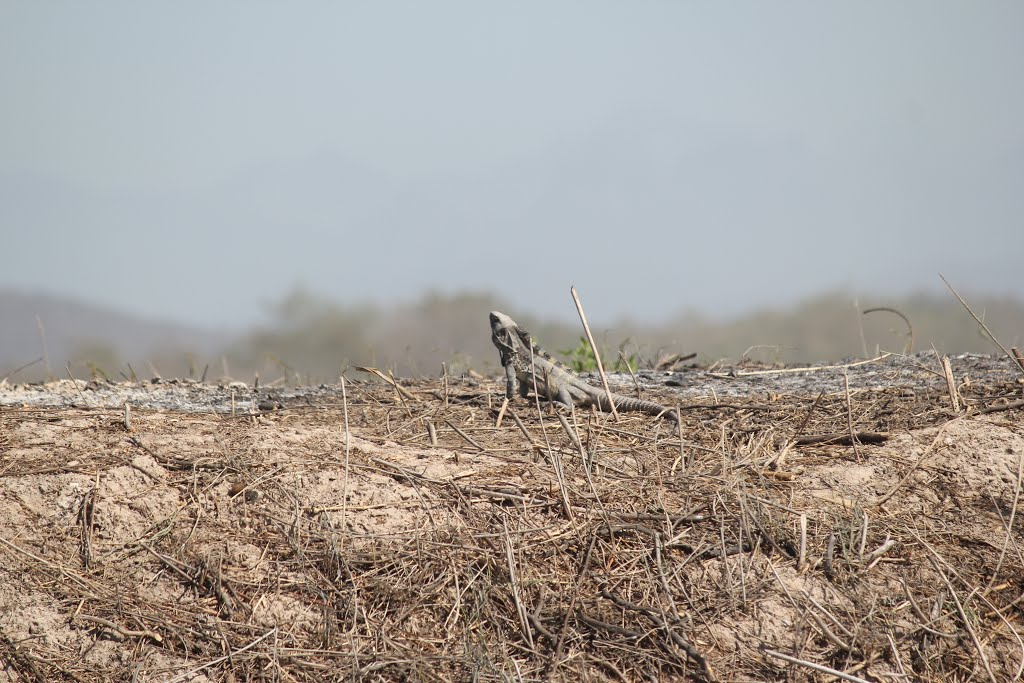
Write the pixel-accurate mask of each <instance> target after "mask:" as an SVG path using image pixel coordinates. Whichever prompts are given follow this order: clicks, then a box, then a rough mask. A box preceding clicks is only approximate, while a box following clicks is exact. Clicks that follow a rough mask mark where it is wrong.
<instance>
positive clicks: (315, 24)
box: [0, 0, 1024, 326]
mask: <svg viewBox="0 0 1024 683" xmlns="http://www.w3.org/2000/svg"><path fill="white" fill-rule="evenodd" d="M1022 36H1024V3H1022V2H1016V1H1014V2H1005V3H999V2H962V1H959V0H958V1H956V2H937V1H934V0H927V1H923V2H890V1H886V2H848V3H838V2H829V3H822V2H799V3H798V2H770V3H769V2H760V1H754V2H749V3H741V2H708V3H695V2H680V1H665V2H614V3H604V2H597V1H595V0H587V1H586V2H553V1H550V0H546V1H544V2H518V3H487V2H479V1H467V2H461V3H459V2H445V1H435V2H409V3H394V2H358V3H357V2H337V3H334V2H331V3H326V2H323V3H321V2H317V3H259V2H250V1H248V0H247V1H245V2H215V3H209V2H174V3H137V2H124V3H114V2H106V3H60V4H54V3H38V2H27V1H26V2H10V1H3V2H0V93H2V106H0V238H2V244H0V254H2V255H3V259H2V262H0V287H14V288H18V289H23V290H37V289H38V290H44V291H47V292H52V293H58V294H71V295H74V296H76V297H79V298H82V299H86V300H89V301H93V302H98V303H102V304H106V305H110V306H113V307H115V308H118V309H121V310H124V311H128V312H141V313H146V314H148V315H150V316H157V317H161V318H168V319H172V320H180V321H189V322H194V323H202V324H219V325H223V324H228V325H232V326H237V325H244V324H247V323H249V322H252V321H254V320H257V319H259V317H260V316H261V315H262V312H263V311H264V310H265V307H266V304H267V303H268V302H272V301H276V300H278V299H279V298H280V297H281V296H282V295H283V294H284V293H286V292H287V291H288V290H290V289H291V288H292V287H294V286H297V285H302V286H305V287H307V288H309V289H310V290H312V291H314V292H317V293H321V294H324V295H326V296H329V297H332V298H335V299H337V300H339V301H342V302H346V303H361V302H365V301H367V300H372V301H376V302H379V303H385V304H387V303H391V302H397V301H409V300H414V299H417V298H419V297H420V296H421V295H422V293H423V292H424V291H426V290H428V289H437V290H442V291H457V290H461V289H475V290H491V291H494V292H496V293H499V294H501V295H503V296H504V297H506V298H507V299H509V300H510V301H512V302H514V304H515V306H517V307H518V308H517V309H516V310H520V311H522V310H527V311H530V312H532V313H535V314H538V315H550V316H559V317H566V318H568V317H570V316H572V315H574V309H573V307H572V302H571V299H570V298H569V294H568V289H569V286H570V285H571V284H575V285H576V286H577V288H578V289H579V290H580V292H581V294H582V297H583V301H584V304H585V305H586V307H587V309H588V313H589V314H590V316H591V317H592V318H610V317H614V316H618V315H622V314H630V315H632V316H633V317H635V318H640V319H648V320H657V319H661V318H665V317H667V316H669V315H670V314H673V313H677V312H679V311H680V310H682V309H698V310H701V311H705V312H709V313H719V314H732V313H738V312H742V311H746V310H749V309H752V308H754V307H758V306H762V305H765V304H773V305H778V306H784V305H788V304H790V303H793V302H794V301H795V300H796V299H798V298H799V297H802V296H807V295H810V294H813V293H817V292H820V291H821V290H824V289H830V288H837V287H845V288H848V289H849V290H850V291H851V292H854V293H862V294H887V293H893V294H897V293H905V292H907V291H911V290H916V289H922V288H928V289H937V288H938V287H941V281H940V280H939V279H938V276H937V275H936V273H937V272H940V271H941V272H943V273H944V274H945V275H946V276H947V277H948V278H950V279H951V280H952V281H953V283H954V284H955V285H958V286H959V287H961V288H963V289H964V290H967V291H974V292H993V293H1009V294H1017V295H1021V294H1024V284H1022V283H1024V279H1022V277H1021V275H1020V273H1021V270H1022V268H1024V225H1022V217H1024V38H1022Z"/></svg>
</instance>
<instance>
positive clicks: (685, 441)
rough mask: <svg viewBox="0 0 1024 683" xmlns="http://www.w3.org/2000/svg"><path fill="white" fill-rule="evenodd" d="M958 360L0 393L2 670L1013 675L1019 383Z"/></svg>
mask: <svg viewBox="0 0 1024 683" xmlns="http://www.w3.org/2000/svg"><path fill="white" fill-rule="evenodd" d="M952 367H953V374H954V377H955V379H956V382H957V394H958V399H959V400H960V401H961V402H962V405H963V408H962V409H961V410H960V411H954V410H953V409H952V407H951V399H950V396H949V392H948V389H947V387H946V383H945V380H944V379H943V377H942V376H941V374H940V373H938V372H937V369H938V364H937V363H936V361H935V359H934V358H933V357H929V356H925V355H921V356H910V357H902V356H885V357H882V358H879V359H873V360H872V361H870V362H861V363H859V364H854V363H850V364H845V365H833V366H822V367H818V368H815V369H811V370H806V371H795V370H793V369H785V368H766V367H762V368H751V367H741V368H716V369H711V370H708V369H698V368H691V369H688V370H685V371H683V372H679V373H672V374H663V373H662V374H659V373H640V376H639V377H637V378H636V381H635V382H634V381H633V379H631V378H630V377H628V376H626V377H615V378H613V379H614V381H615V385H616V389H617V390H618V391H620V392H622V393H630V392H634V391H641V392H642V394H643V396H644V397H645V398H650V399H654V400H659V401H661V402H663V403H665V404H666V405H673V406H674V405H678V406H679V408H680V414H681V421H680V424H679V427H678V428H677V427H676V426H675V425H674V424H673V423H671V422H668V421H659V420H656V419H654V418H651V417H650V416H647V415H622V416H620V418H619V420H618V421H616V420H615V419H614V418H613V417H612V416H609V415H599V414H593V413H588V412H586V411H583V410H578V411H576V412H575V413H568V412H561V413H558V412H554V411H552V410H551V409H550V408H549V407H547V406H543V405H541V406H538V405H537V403H535V402H533V401H531V402H529V403H527V402H525V401H523V400H522V399H518V398H517V399H516V400H514V401H513V402H512V403H511V404H509V405H508V406H505V407H504V408H503V407H502V398H503V386H502V385H500V384H499V383H498V381H496V380H495V381H481V380H474V379H468V378H467V379H460V380H455V379H450V380H448V381H442V380H411V381H402V380H399V382H398V384H399V387H398V388H396V387H393V386H389V385H387V384H385V383H381V382H371V381H360V380H356V379H352V380H349V381H347V382H346V385H345V387H344V390H343V388H342V387H341V386H340V385H338V386H321V387H301V388H286V389H272V390H260V391H255V390H253V389H250V388H249V387H246V386H245V385H242V384H238V383H236V384H224V385H202V384H198V383H195V382H188V381H178V382H159V383H148V384H139V383H135V384H127V383H125V384H107V383H96V382H92V383H87V382H80V381H79V382H72V381H70V380H69V381H64V382H55V383H51V384H46V385H34V386H18V385H10V384H3V385H0V681H54V680H56V681H62V680H74V681H93V680H133V681H243V680H260V681H263V680H274V681H292V680H308V681H319V680H381V681H399V680H403V681H404V680H451V681H462V680H481V681H485V680H524V681H535V680H536V681H539V680H565V681H578V680H584V681H606V680H625V681H634V680H636V681H639V680H705V681H714V680H719V681H739V680H757V681H760V680H779V681H781V680H793V681H828V680H838V679H837V678H836V672H838V673H841V674H842V675H844V676H846V680H854V681H858V680H860V681H904V680H906V681H911V680H914V681H917V680H920V681H947V680H958V681H967V680H980V681H1010V680H1017V679H1018V678H1020V676H1021V671H1022V669H1024V664H1022V662H1024V635H1022V634H1024V624H1022V617H1024V532H1022V526H1021V524H1022V523H1021V520H1020V510H1019V502H1020V497H1021V494H1022V488H1021V478H1022V458H1024V401H1022V399H1024V393H1022V390H1024V385H1022V382H1021V379H1020V378H1021V377H1022V373H1021V372H1020V370H1019V369H1018V368H1015V367H1014V366H1013V365H1011V364H1010V362H1009V361H1007V360H1005V359H998V358H989V357H983V356H964V357H960V358H955V359H953V364H952ZM126 403H127V405H128V406H129V409H128V410H127V411H126V410H125V404H126ZM538 408H539V410H538ZM346 424H347V425H348V428H347V429H346ZM851 434H852V435H853V438H851ZM815 667H817V668H815Z"/></svg>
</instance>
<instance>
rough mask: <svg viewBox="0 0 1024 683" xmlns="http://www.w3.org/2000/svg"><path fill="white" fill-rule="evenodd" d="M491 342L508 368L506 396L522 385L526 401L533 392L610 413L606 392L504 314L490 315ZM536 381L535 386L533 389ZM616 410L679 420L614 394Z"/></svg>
mask: <svg viewBox="0 0 1024 683" xmlns="http://www.w3.org/2000/svg"><path fill="white" fill-rule="evenodd" d="M490 317H491V341H493V342H494V345H495V346H497V347H498V352H499V353H500V354H501V365H502V367H503V368H505V379H506V384H505V396H506V397H507V398H510V399H511V398H512V397H513V395H514V394H515V391H516V385H517V384H518V385H519V395H520V396H522V397H523V398H527V397H528V396H529V394H530V389H533V390H534V391H535V392H536V393H537V394H538V395H539V396H546V397H548V398H550V399H551V400H554V401H558V402H559V403H561V404H563V405H565V406H567V407H570V408H571V407H572V406H574V405H578V406H588V407H589V406H596V407H597V409H598V410H602V411H604V412H610V411H611V406H609V405H608V394H607V393H606V392H605V391H604V389H600V388H598V387H594V386H591V385H590V384H588V383H587V382H586V381H584V380H583V378H582V377H580V376H579V375H577V374H576V373H575V372H573V371H572V370H570V369H569V368H567V367H566V366H565V365H563V364H562V363H560V362H558V361H557V360H556V359H554V358H552V357H551V354H549V353H548V352H547V351H545V350H544V349H542V348H540V347H539V346H537V345H536V344H534V343H533V340H532V339H531V338H530V334H529V333H528V332H527V331H526V330H524V329H523V328H521V327H519V325H517V324H516V321H515V320H513V319H512V318H510V317H508V316H507V315H505V314H504V313H500V312H498V311H491V316H490ZM534 378H536V386H535V385H534ZM611 399H612V401H613V402H614V403H615V409H616V410H622V411H638V412H644V413H647V414H649V415H659V416H662V417H667V418H669V419H671V420H677V419H678V418H677V417H676V414H675V412H674V411H672V410H669V409H668V408H666V407H665V406H663V405H659V404H657V403H654V402H653V401H643V400H641V399H638V398H631V397H629V396H622V395H621V394H612V395H611Z"/></svg>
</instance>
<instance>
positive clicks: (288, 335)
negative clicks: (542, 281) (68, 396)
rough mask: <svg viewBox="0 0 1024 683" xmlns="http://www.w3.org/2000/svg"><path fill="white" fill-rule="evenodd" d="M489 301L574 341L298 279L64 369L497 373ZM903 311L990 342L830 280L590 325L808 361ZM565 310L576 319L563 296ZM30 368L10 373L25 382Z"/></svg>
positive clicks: (866, 350) (628, 347)
mask: <svg viewBox="0 0 1024 683" xmlns="http://www.w3.org/2000/svg"><path fill="white" fill-rule="evenodd" d="M968 301H969V302H970V304H971V306H972V309H973V310H974V311H975V312H976V313H977V314H978V315H979V316H981V317H983V319H984V320H985V321H986V324H988V326H989V327H990V329H992V331H993V332H994V333H995V334H996V336H997V338H999V339H1000V341H1001V342H1002V343H1003V344H1004V345H1005V346H1007V347H1009V346H1014V345H1015V346H1021V345H1022V344H1024V339H1022V337H1024V303H1022V302H1021V301H1018V300H1015V299H1011V298H1008V297H1004V298H998V297H979V298H977V299H971V298H970V297H969V298H968ZM666 305H667V306H669V305H670V304H669V303H667V304H666ZM872 307H887V308H890V309H895V311H898V314H897V313H894V312H892V311H888V310H881V311H875V312H871V313H867V314H865V313H863V311H865V310H869V309H871V308H872ZM493 309H498V310H501V311H504V312H506V313H508V314H509V315H511V316H512V317H513V318H515V319H516V320H517V321H518V322H519V323H520V324H521V325H523V326H524V327H525V328H527V329H528V330H529V331H530V332H531V333H532V334H533V335H534V337H535V338H536V339H537V341H538V343H540V344H542V345H543V346H544V347H545V348H547V349H548V350H549V351H552V352H556V351H559V350H565V349H573V348H576V347H578V344H579V338H580V334H581V332H582V330H581V328H580V326H579V324H578V321H577V322H576V324H572V323H567V322H558V321H550V320H539V319H537V318H535V317H533V316H531V315H530V313H529V311H526V310H520V309H518V308H516V307H514V306H510V305H509V304H508V303H507V302H505V301H503V300H502V299H501V298H500V297H497V296H495V295H492V294H488V293H457V294H441V293H437V292H431V293H428V294H426V295H424V296H423V297H422V298H421V299H420V300H419V301H415V302H412V303H408V304H404V305H401V306H396V307H392V308H382V307H375V306H369V305H365V306H354V307H353V306H343V305H340V304H338V303H336V302H334V301H332V300H330V299H326V298H323V297H320V296H317V295H315V294H313V293H311V292H308V291H305V290H302V289H297V290H294V291H292V292H291V293H289V294H288V295H286V296H285V297H284V298H282V299H281V300H280V301H278V302H276V303H275V304H273V306H272V307H271V309H270V311H269V313H270V315H269V322H268V323H266V324H264V325H261V326H259V327H257V328H255V329H252V330H251V331H249V332H248V333H245V334H243V335H242V336H240V337H238V338H236V339H235V340H234V341H231V342H229V343H227V344H224V345H221V346H219V347H218V348H219V349H220V350H219V352H215V353H210V352H207V353H200V352H197V351H196V350H194V349H187V348H176V347H167V348H162V349H156V350H153V351H150V352H147V353H146V354H145V357H139V356H137V355H132V354H127V353H121V352H120V351H119V350H118V349H117V347H116V346H114V344H113V343H111V342H110V341H109V340H103V339H88V340H84V341H83V342H82V343H81V344H80V345H79V347H78V348H77V349H76V350H75V352H74V353H73V354H72V358H71V359H70V368H71V369H72V371H73V372H74V373H75V376H76V377H79V378H86V377H90V376H97V377H109V378H110V379H113V380H120V379H123V378H125V377H128V378H131V377H135V378H138V379H149V378H150V377H152V376H153V375H154V374H159V375H161V376H163V377H164V378H171V377H193V378H195V379H199V378H201V377H205V379H206V381H220V380H222V379H225V378H231V379H234V380H241V381H245V382H250V383H251V382H252V381H253V380H254V378H255V377H256V376H257V375H258V376H259V378H260V383H261V384H262V385H267V384H282V383H284V384H308V383H324V382H331V383H333V382H336V381H337V380H338V377H339V375H340V374H341V373H342V372H344V371H348V372H349V373H350V374H351V372H352V368H353V367H355V366H372V367H378V368H380V369H382V370H384V371H388V370H390V371H392V372H394V373H395V375H396V376H406V377H408V376H433V377H436V376H438V375H439V374H440V373H441V364H442V363H445V364H446V365H447V368H448V372H449V373H450V374H452V375H460V374H463V373H466V372H469V371H470V370H473V371H476V372H478V373H481V374H484V375H492V376H493V375H497V374H498V354H497V351H496V350H495V349H494V347H493V346H492V344H491V340H490V329H489V326H488V322H487V313H488V312H489V311H491V310H493ZM900 314H902V316H905V318H906V319H907V320H909V322H910V324H911V325H912V326H913V332H914V346H913V350H914V351H919V350H928V349H930V348H931V347H932V346H934V347H935V348H936V349H937V350H939V351H940V352H943V353H959V352H965V351H974V352H985V353H996V352H997V350H996V349H995V347H994V346H993V345H992V344H991V343H990V342H989V341H988V340H987V338H986V337H985V335H984V333H983V332H982V331H981V330H980V328H979V326H978V325H977V323H975V322H974V320H973V319H972V318H971V317H970V315H969V314H968V313H967V311H966V310H964V308H963V307H962V306H961V304H960V303H958V302H957V301H956V300H955V299H954V298H953V297H952V296H943V295H932V294H918V295H913V296H908V297H903V298H899V299H895V300H885V299H883V298H881V297H868V298H864V299H862V300H860V301H859V302H858V301H856V300H855V299H854V297H852V296H851V295H849V294H847V293H844V292H841V291H837V292H829V293H825V294H822V295H820V296H815V297H812V298H809V299H807V300H805V301H803V302H801V303H800V304H798V305H796V306H795V307H792V308H788V309H785V308H779V309H774V310H762V311H758V312H755V313H750V314H747V315H742V316H738V317H735V318H732V319H716V318H714V317H712V316H708V315H706V314H702V313H697V312H685V313H681V314H678V315H676V316H675V317H673V318H671V319H669V320H666V321H664V322H662V323H658V324H641V323H636V322H632V321H630V320H628V319H624V320H621V321H618V322H616V323H614V324H610V325H607V324H605V325H602V324H600V323H597V324H594V323H592V330H593V332H594V335H595V337H596V338H597V341H598V344H599V346H601V347H602V348H601V350H602V356H603V357H608V356H609V354H610V357H611V360H612V361H614V359H615V358H617V357H618V354H619V351H620V350H621V351H622V353H623V356H624V357H628V358H630V359H631V361H633V360H635V361H636V362H637V363H638V364H639V366H640V367H652V366H654V364H655V363H657V362H658V361H659V360H661V359H664V358H666V357H667V356H669V355H670V354H679V355H687V354H690V353H696V354H697V357H696V362H698V363H701V364H708V363H713V362H716V361H719V360H729V361H737V360H741V359H743V358H749V359H753V360H758V361H762V362H769V363H775V362H778V363H809V362H814V361H823V360H839V359H844V358H852V357H865V356H867V357H870V356H873V355H875V354H877V353H879V352H880V351H894V352H900V353H902V352H905V351H906V350H907V349H908V347H909V344H910V333H909V330H908V327H907V324H906V322H905V321H904V320H903V318H902V317H901V315H900ZM570 317H571V318H570ZM566 318H567V319H572V320H575V311H574V309H573V307H572V303H571V301H569V300H567V301H566ZM556 355H558V354H556ZM126 357H127V358H126ZM128 358H132V359H133V360H128ZM129 364H130V365H131V368H130V369H129ZM51 365H52V366H53V367H52V368H51V369H50V370H49V372H50V376H51V377H53V376H59V377H66V374H65V372H64V367H63V366H64V361H63V360H59V361H55V362H53V363H52V364H51ZM3 369H4V370H8V368H3ZM36 369H37V370H38V368H36ZM27 374H29V373H27V372H25V373H22V374H19V376H18V378H17V379H18V380H19V381H25V380H26V379H28V377H26V375H27ZM36 374H37V375H38V373H36Z"/></svg>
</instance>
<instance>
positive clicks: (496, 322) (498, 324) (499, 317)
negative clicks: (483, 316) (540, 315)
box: [490, 311, 519, 334]
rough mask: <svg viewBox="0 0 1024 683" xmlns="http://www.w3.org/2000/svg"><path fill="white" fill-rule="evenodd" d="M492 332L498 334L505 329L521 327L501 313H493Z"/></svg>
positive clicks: (491, 316)
mask: <svg viewBox="0 0 1024 683" xmlns="http://www.w3.org/2000/svg"><path fill="white" fill-rule="evenodd" d="M490 318H491V332H493V333H495V334H497V333H498V332H499V331H501V330H504V329H511V328H516V327H519V326H518V325H516V321H515V320H513V319H512V318H510V317H508V316H507V315H505V314H504V313H502V312H500V311H491V315H490Z"/></svg>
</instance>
